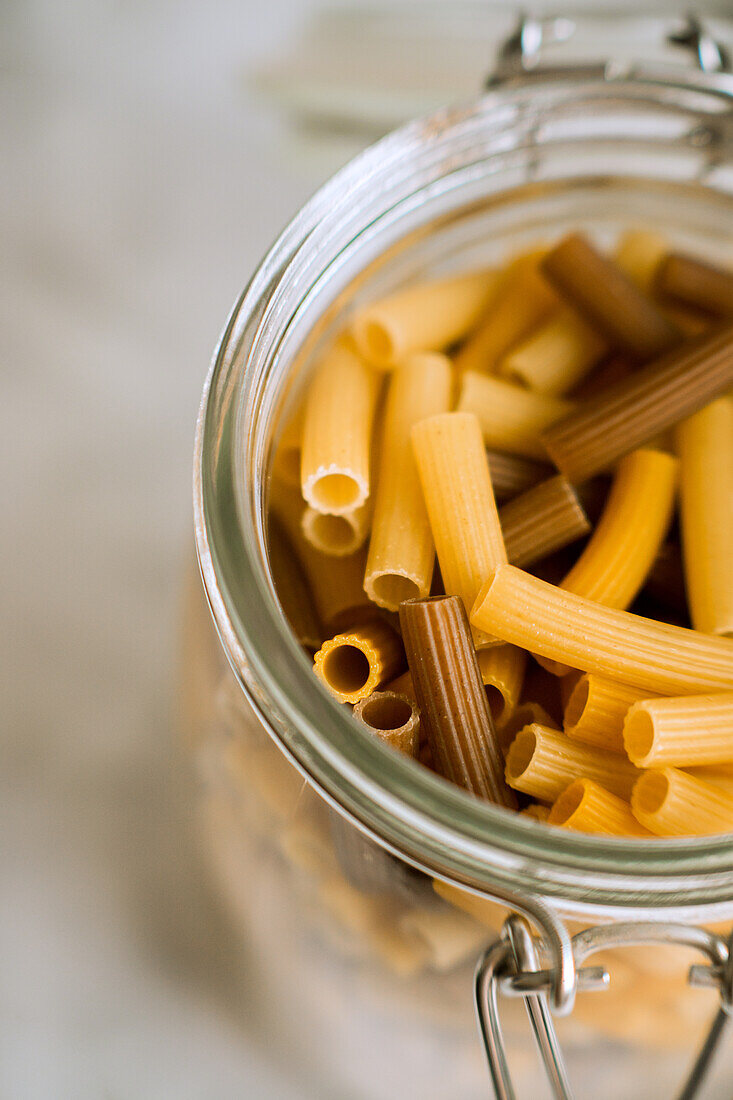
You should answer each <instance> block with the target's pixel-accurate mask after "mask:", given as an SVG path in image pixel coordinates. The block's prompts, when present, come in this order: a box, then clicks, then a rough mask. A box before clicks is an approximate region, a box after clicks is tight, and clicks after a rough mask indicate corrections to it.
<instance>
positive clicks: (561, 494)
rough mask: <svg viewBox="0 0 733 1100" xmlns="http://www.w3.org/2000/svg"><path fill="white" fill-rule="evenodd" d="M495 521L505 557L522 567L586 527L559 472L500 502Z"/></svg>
mask: <svg viewBox="0 0 733 1100" xmlns="http://www.w3.org/2000/svg"><path fill="white" fill-rule="evenodd" d="M499 522H500V523H501V530H502V533H503V536H504V548H505V550H506V556H507V558H508V560H509V561H510V562H512V563H513V564H514V565H520V566H523V567H526V566H528V565H531V564H532V563H533V562H536V561H540V560H541V559H542V558H545V557H547V556H548V554H552V553H553V552H554V551H555V550H559V549H561V547H563V546H567V545H568V544H569V543H571V542H575V540H576V539H579V538H581V536H583V535H587V533H588V531H589V530H590V523H589V521H588V517H587V516H586V514H585V512H584V510H583V505H582V504H581V503H580V501H579V499H578V496H577V493H576V492H575V490H574V488H573V486H572V485H571V484H570V482H569V481H567V479H566V478H564V477H562V475H560V476H558V477H552V478H548V480H547V481H542V482H540V484H539V485H535V486H534V488H532V489H528V490H527V492H526V493H523V494H522V495H521V496H518V497H515V498H514V500H510V501H509V503H508V504H504V505H503V506H502V508H501V509H500V510H499Z"/></svg>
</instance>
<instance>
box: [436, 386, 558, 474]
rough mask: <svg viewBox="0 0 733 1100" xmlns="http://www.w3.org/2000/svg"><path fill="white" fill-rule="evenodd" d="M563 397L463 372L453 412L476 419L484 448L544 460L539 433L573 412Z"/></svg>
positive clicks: (544, 455) (545, 456)
mask: <svg viewBox="0 0 733 1100" xmlns="http://www.w3.org/2000/svg"><path fill="white" fill-rule="evenodd" d="M575 408H576V407H575V405H574V404H573V403H572V402H570V401H566V400H565V399H564V398H562V397H551V396H549V395H548V394H541V393H531V392H530V391H529V390H525V389H522V388H521V387H520V386H515V385H513V384H512V383H511V382H506V381H504V379H502V378H493V377H491V376H490V375H483V374H477V373H476V372H475V371H466V373H465V374H464V375H463V376H462V378H461V383H460V391H459V395H458V403H457V405H456V409H457V411H458V412H465V413H473V414H474V416H476V417H478V421H479V424H480V425H481V432H482V434H483V438H484V442H485V443H486V446H487V447H491V448H493V449H494V450H497V451H508V452H509V453H510V454H516V455H522V456H523V457H525V458H533V459H539V460H540V461H541V462H546V461H547V451H546V449H545V447H544V445H543V443H542V441H541V439H540V433H541V432H543V431H545V430H546V429H548V428H549V427H550V426H551V425H554V424H556V423H557V422H558V421H561V422H562V421H563V420H565V419H566V418H567V417H569V416H570V415H571V414H573V413H574V412H575Z"/></svg>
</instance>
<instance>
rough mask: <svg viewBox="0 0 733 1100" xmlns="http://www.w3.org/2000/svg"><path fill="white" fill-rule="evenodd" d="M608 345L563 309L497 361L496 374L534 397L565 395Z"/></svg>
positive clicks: (588, 326)
mask: <svg viewBox="0 0 733 1100" xmlns="http://www.w3.org/2000/svg"><path fill="white" fill-rule="evenodd" d="M607 348H608V345H607V344H606V341H605V340H604V339H603V338H602V337H601V336H599V335H598V333H597V331H596V330H595V329H594V328H592V327H591V326H590V325H589V324H588V323H587V322H586V321H584V320H583V318H582V317H579V316H578V315H577V313H574V312H573V311H572V310H570V309H562V310H560V311H559V312H558V313H556V314H555V315H554V316H553V317H551V318H550V320H549V321H546V322H545V324H544V325H543V326H542V327H541V328H540V329H538V330H537V331H536V332H533V333H531V334H530V335H529V336H528V337H527V339H526V340H524V341H523V342H522V343H521V344H519V345H518V346H517V347H515V348H514V349H513V350H512V351H510V352H509V353H508V354H507V355H505V356H504V358H503V359H502V360H501V361H500V363H499V365H498V368H497V374H498V375H499V376H500V377H502V378H506V379H508V381H510V382H516V383H518V384H519V385H521V386H526V387H527V389H530V390H534V391H535V392H536V393H547V394H553V395H556V394H564V393H567V392H568V390H571V389H572V388H573V386H575V385H576V384H577V383H578V382H579V381H580V380H581V378H584V377H585V375H586V374H587V373H588V371H589V370H590V369H591V367H593V366H594V365H595V364H596V363H597V362H598V361H599V360H600V359H601V358H602V356H603V355H604V354H605V352H606V351H607Z"/></svg>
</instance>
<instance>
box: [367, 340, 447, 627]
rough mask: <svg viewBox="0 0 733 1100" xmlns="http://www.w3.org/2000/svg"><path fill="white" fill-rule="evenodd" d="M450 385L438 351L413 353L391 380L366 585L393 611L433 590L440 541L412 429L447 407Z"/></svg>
mask: <svg viewBox="0 0 733 1100" xmlns="http://www.w3.org/2000/svg"><path fill="white" fill-rule="evenodd" d="M450 388H451V370H450V363H449V362H448V360H447V359H446V358H445V357H444V356H442V355H436V354H434V353H433V354H427V353H426V354H422V355H414V356H412V357H411V358H410V359H408V360H407V362H405V363H404V364H403V365H402V366H400V367H399V368H397V369H396V370H395V371H394V372H393V373H392V375H391V376H390V379H389V388H388V392H387V400H386V405H385V410H384V422H383V430H382V440H381V453H380V456H379V467H380V474H379V482H378V487H377V493H376V500H375V504H374V516H373V520H372V536H371V539H370V542H369V555H368V558H367V565H366V573H365V577H364V589H365V591H366V593H367V595H368V596H369V598H370V599H372V600H373V601H374V602H375V603H376V604H378V605H379V606H380V607H385V608H388V609H389V610H390V611H397V609H398V607H399V605H400V603H402V601H403V600H406V599H411V598H413V597H416V596H427V595H428V593H429V592H430V582H431V580H432V576H433V564H434V561H435V543H434V541H433V535H432V532H431V529H430V520H429V519H428V513H427V510H426V507H425V502H424V499H423V493H422V490H421V488H420V478H419V476H418V470H417V465H416V463H415V456H414V454H413V450H412V442H411V438H410V433H411V430H412V428H413V426H414V425H415V424H417V423H418V422H419V421H420V420H423V419H425V418H426V417H430V416H434V415H436V414H438V413H441V412H445V411H447V409H448V406H449V401H450Z"/></svg>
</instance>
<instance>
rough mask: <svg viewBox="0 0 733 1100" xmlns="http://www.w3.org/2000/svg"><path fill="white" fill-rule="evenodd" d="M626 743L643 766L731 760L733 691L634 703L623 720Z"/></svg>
mask: <svg viewBox="0 0 733 1100" xmlns="http://www.w3.org/2000/svg"><path fill="white" fill-rule="evenodd" d="M624 746H625V748H626V752H627V754H628V757H629V759H630V760H632V761H633V763H634V764H636V765H637V766H638V767H640V768H657V767H663V766H665V765H676V766H678V767H682V768H684V767H687V766H688V765H690V764H723V763H726V762H727V761H733V693H723V692H721V693H720V694H719V695H686V696H683V697H682V698H678V699H645V700H643V701H641V702H639V703H635V704H634V705H633V706H632V707H631V709H630V710H629V712H628V714H627V715H626V721H625V722H624Z"/></svg>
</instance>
